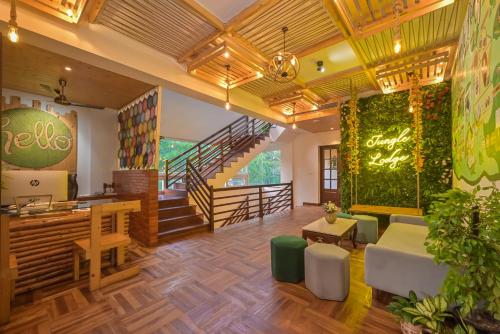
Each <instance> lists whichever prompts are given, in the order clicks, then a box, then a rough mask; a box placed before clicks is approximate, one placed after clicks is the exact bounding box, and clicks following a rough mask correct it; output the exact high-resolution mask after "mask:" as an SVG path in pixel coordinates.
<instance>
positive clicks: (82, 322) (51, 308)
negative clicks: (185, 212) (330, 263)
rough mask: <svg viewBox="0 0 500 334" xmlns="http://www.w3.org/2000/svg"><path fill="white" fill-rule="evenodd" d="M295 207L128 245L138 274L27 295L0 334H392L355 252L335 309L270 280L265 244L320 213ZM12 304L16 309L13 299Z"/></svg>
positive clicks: (390, 321) (391, 321)
mask: <svg viewBox="0 0 500 334" xmlns="http://www.w3.org/2000/svg"><path fill="white" fill-rule="evenodd" d="M321 214H322V213H321V210H320V208H317V207H299V208H296V209H295V210H293V211H290V212H287V213H282V214H280V215H277V216H272V217H266V218H265V219H264V220H263V222H257V223H251V224H249V223H244V224H242V225H240V226H234V227H231V228H230V229H228V230H225V231H218V232H216V233H214V234H210V233H205V234H199V235H194V236H191V237H188V238H185V239H179V240H176V241H175V242H172V243H170V244H165V245H162V246H160V247H156V248H150V249H147V248H143V247H139V246H134V247H132V249H131V252H130V254H129V255H130V259H131V260H132V261H133V262H135V263H137V264H138V265H139V266H140V267H141V273H140V275H139V276H137V277H135V278H132V279H130V280H128V281H124V282H120V283H117V284H115V285H112V286H109V287H107V288H104V289H101V290H100V291H97V292H94V293H90V292H89V290H88V289H87V288H86V284H87V281H86V280H85V279H82V281H80V282H76V283H72V282H68V283H67V284H64V285H59V286H57V287H54V288H52V289H44V290H41V291H37V292H36V293H34V294H33V296H32V302H29V303H27V304H25V305H18V306H16V307H15V308H14V312H13V315H12V320H11V322H10V323H9V324H8V325H6V326H4V327H0V332H3V333H17V332H23V333H71V334H73V333H75V334H76V333H89V332H92V333H204V332H206V333H273V334H274V333H342V334H343V333H377V334H380V333H399V329H398V325H397V323H396V322H395V321H394V318H393V317H392V316H391V315H390V314H389V313H388V312H387V311H385V309H384V306H383V305H377V304H376V303H374V304H373V305H372V301H371V290H370V289H369V288H368V287H367V286H366V285H365V284H364V282H363V257H364V256H363V255H364V250H363V247H360V248H358V249H354V250H352V249H350V248H349V247H350V243H348V242H346V243H345V247H346V248H347V249H349V250H351V288H350V294H349V297H348V298H347V300H346V301H345V302H333V301H323V300H320V299H317V298H316V297H314V296H313V295H312V294H311V293H310V292H309V291H308V290H307V289H306V288H305V287H304V284H303V283H302V284H288V283H279V282H277V281H275V280H274V279H273V278H272V276H271V267H270V252H269V240H270V239H271V238H272V237H274V236H276V235H280V234H292V235H300V228H301V227H302V226H304V225H306V224H307V223H309V222H311V221H312V220H314V219H316V218H318V217H320V216H321ZM22 298H23V297H22V296H21V297H19V298H18V303H19V301H20V300H22Z"/></svg>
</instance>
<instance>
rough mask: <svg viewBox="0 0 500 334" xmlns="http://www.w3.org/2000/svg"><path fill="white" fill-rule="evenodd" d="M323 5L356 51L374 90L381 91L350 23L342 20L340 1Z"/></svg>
mask: <svg viewBox="0 0 500 334" xmlns="http://www.w3.org/2000/svg"><path fill="white" fill-rule="evenodd" d="M334 3H335V4H334ZM323 5H324V7H325V8H326V11H327V12H328V15H330V18H331V19H332V21H333V22H334V23H335V25H336V26H337V27H338V28H339V30H340V31H342V34H343V35H344V37H345V39H346V41H347V42H348V43H349V45H350V46H351V48H352V50H353V51H354V54H355V55H356V57H357V58H358V60H359V62H360V63H361V66H362V67H363V70H364V71H365V73H366V76H367V77H368V80H369V81H370V83H371V84H372V86H373V88H374V89H380V86H379V84H378V82H377V80H376V79H375V75H374V73H373V71H372V70H371V69H369V68H368V65H367V64H366V63H365V61H364V59H363V57H362V56H361V51H360V50H359V48H358V46H357V45H356V42H355V40H354V38H353V36H352V31H351V30H350V29H351V26H350V25H349V24H348V23H346V22H345V21H344V20H343V19H342V18H341V14H339V7H340V6H339V5H338V1H331V0H323ZM340 9H341V8H340Z"/></svg>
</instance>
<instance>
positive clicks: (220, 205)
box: [214, 189, 291, 208]
mask: <svg viewBox="0 0 500 334" xmlns="http://www.w3.org/2000/svg"><path fill="white" fill-rule="evenodd" d="M214 190H215V189H214ZM258 194H259V193H253V195H258ZM245 195H251V194H243V195H235V196H227V197H226V198H233V197H241V196H245ZM284 196H290V198H291V194H282V195H276V196H269V197H264V198H262V199H263V200H265V199H268V200H274V199H276V198H278V199H280V198H281V197H284ZM222 198H223V197H217V198H214V202H215V200H217V199H222ZM247 201H248V202H257V201H259V198H258V197H257V198H250V199H244V200H241V201H234V202H227V203H221V204H216V205H214V208H220V207H223V206H228V205H233V204H241V203H245V202H247Z"/></svg>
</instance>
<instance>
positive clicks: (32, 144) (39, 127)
mask: <svg viewBox="0 0 500 334" xmlns="http://www.w3.org/2000/svg"><path fill="white" fill-rule="evenodd" d="M0 115H1V117H2V118H1V119H2V160H4V161H5V162H7V163H9V164H11V165H15V166H19V167H25V168H44V167H49V166H53V165H55V164H57V163H59V162H61V161H63V160H64V159H65V158H66V157H67V156H68V155H69V154H70V153H71V149H72V147H73V141H74V140H73V136H72V135H71V129H70V128H69V127H68V126H67V125H66V123H64V122H63V121H62V120H60V119H59V118H58V117H56V116H54V115H53V114H51V113H48V112H44V111H41V110H38V109H33V108H17V109H10V110H6V111H4V112H2V113H0Z"/></svg>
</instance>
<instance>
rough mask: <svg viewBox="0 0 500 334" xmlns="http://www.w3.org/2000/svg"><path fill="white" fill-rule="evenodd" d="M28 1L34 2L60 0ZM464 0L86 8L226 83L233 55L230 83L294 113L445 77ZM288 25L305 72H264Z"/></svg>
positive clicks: (132, 3)
mask: <svg viewBox="0 0 500 334" xmlns="http://www.w3.org/2000/svg"><path fill="white" fill-rule="evenodd" d="M22 1H23V2H25V3H31V5H33V6H34V3H35V2H46V3H51V2H53V1H55V2H61V3H62V2H63V1H64V0H38V1H34V0H22ZM67 1H80V3H82V4H83V5H84V4H85V2H86V0H67ZM221 1H230V0H221ZM466 5H467V0H256V1H254V2H253V3H252V4H251V5H249V6H248V7H247V8H245V9H243V10H242V11H241V12H240V13H238V14H237V15H235V16H234V17H233V18H231V19H230V20H229V21H227V18H219V17H217V16H215V15H214V14H212V13H211V12H210V11H209V10H207V9H206V8H204V7H203V6H202V5H200V3H199V2H197V0H157V1H151V0H94V1H93V2H92V5H91V6H90V5H89V7H90V8H89V10H88V13H89V22H90V23H97V24H102V25H104V26H106V27H108V28H110V29H113V30H115V31H118V32H120V33H122V34H124V35H126V36H129V37H130V38H132V39H135V40H137V41H139V42H141V43H143V44H145V45H148V46H150V47H152V48H155V49H157V50H159V51H161V52H163V53H165V54H167V55H169V56H172V57H174V58H175V59H177V61H178V62H179V63H181V64H184V65H185V66H186V70H187V71H188V72H189V73H190V74H191V75H194V76H197V77H199V78H201V79H202V80H206V81H208V82H210V83H213V84H215V85H218V86H220V87H223V88H225V87H226V85H227V82H226V74H227V73H226V65H230V71H229V74H228V76H229V80H228V81H229V83H228V84H229V88H230V89H234V88H235V87H238V88H239V89H243V90H245V91H247V92H249V93H251V94H254V95H256V96H258V97H260V98H262V99H263V100H264V101H266V102H267V103H268V104H269V106H270V107H271V108H272V109H273V110H276V111H277V112H280V113H283V112H286V113H289V110H290V108H291V106H293V102H295V103H296V104H295V106H296V111H297V110H298V112H303V111H307V110H306V109H308V108H317V107H319V108H320V109H321V106H322V105H324V104H327V103H329V102H331V101H339V100H341V99H346V98H348V97H349V95H350V92H351V87H352V86H354V87H356V89H357V91H358V92H360V93H365V94H369V93H371V92H381V91H383V92H392V91H397V90H402V89H407V88H408V74H407V73H408V72H413V73H417V74H418V75H420V77H421V82H422V83H424V84H428V83H433V82H438V81H441V80H443V79H447V78H448V77H449V75H450V70H451V67H452V66H453V59H454V57H455V51H456V50H455V49H456V47H455V46H456V43H457V39H458V36H459V33H460V30H461V27H462V25H463V20H464V17H465V11H466V7H467V6H466ZM80 7H83V6H80ZM223 21H224V22H225V23H224V22H223ZM284 26H287V27H288V32H287V36H286V49H287V51H290V52H292V53H294V54H295V55H297V56H298V57H299V61H301V59H304V62H302V61H301V66H304V67H307V70H305V71H304V72H303V74H301V76H300V78H301V80H302V81H301V80H299V79H296V80H294V81H292V82H289V83H277V82H274V81H273V79H272V78H271V77H270V76H269V75H268V73H267V71H268V63H269V60H270V59H271V57H272V56H273V55H275V54H276V53H277V52H279V51H282V48H283V34H282V31H281V29H282V27H284ZM397 31H399V32H400V35H401V43H402V49H401V52H400V53H398V54H396V53H395V52H394V47H393V44H394V38H395V34H396V32H397ZM340 43H343V45H345V46H344V49H345V48H347V49H348V50H347V51H348V52H344V55H343V56H344V57H347V58H343V60H342V62H341V63H342V65H341V67H342V68H339V69H335V68H333V69H332V68H329V70H328V71H327V73H324V74H323V75H318V74H317V73H315V72H314V70H315V64H316V61H317V60H325V59H322V58H317V57H329V58H328V64H329V65H331V64H335V62H334V60H335V59H336V57H337V56H339V57H340V56H341V55H340V54H336V53H335V52H333V51H332V52H326V50H334V49H335V48H333V46H336V45H339V44H340ZM336 50H337V52H340V50H342V49H341V48H338V49H336ZM346 55H347V56H346ZM349 57H352V58H349ZM306 60H307V61H306ZM339 64H340V62H339ZM349 64H351V65H352V66H350V67H349ZM306 72H308V75H304V73H306ZM311 72H313V74H314V75H311ZM293 99H295V100H293ZM292 100H293V101H292ZM280 101H282V103H281V104H279V102H280Z"/></svg>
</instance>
